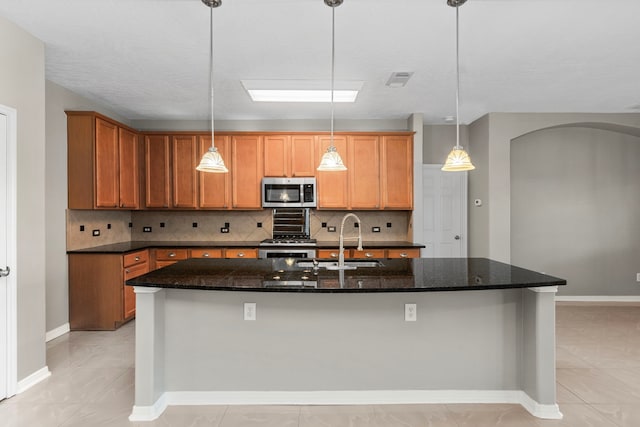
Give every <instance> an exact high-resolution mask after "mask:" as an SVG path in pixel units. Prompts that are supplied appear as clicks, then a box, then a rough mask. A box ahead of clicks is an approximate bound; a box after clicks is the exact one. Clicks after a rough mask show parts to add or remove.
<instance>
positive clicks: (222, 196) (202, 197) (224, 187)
mask: <svg viewBox="0 0 640 427" xmlns="http://www.w3.org/2000/svg"><path fill="white" fill-rule="evenodd" d="M215 142H216V148H217V149H218V152H219V153H220V155H221V156H222V160H224V162H225V166H226V167H227V169H229V173H211V172H198V176H199V178H200V179H199V181H200V182H199V184H200V185H199V188H200V192H199V200H198V205H199V206H200V208H203V209H229V207H230V206H231V204H230V203H229V195H230V192H231V191H230V188H229V187H230V185H231V178H230V174H232V173H233V168H232V166H231V156H230V154H231V151H230V150H229V137H228V136H220V135H216V141H215ZM198 145H199V152H198V161H200V159H201V158H202V156H204V154H205V153H206V152H207V151H208V150H209V147H211V136H201V137H200V138H199V142H198Z"/></svg>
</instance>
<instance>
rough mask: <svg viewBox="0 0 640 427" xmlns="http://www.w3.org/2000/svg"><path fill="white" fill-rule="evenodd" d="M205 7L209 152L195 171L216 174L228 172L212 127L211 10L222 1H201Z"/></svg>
mask: <svg viewBox="0 0 640 427" xmlns="http://www.w3.org/2000/svg"><path fill="white" fill-rule="evenodd" d="M202 3H204V4H205V5H206V6H208V7H209V12H210V17H209V29H210V34H209V88H210V91H211V147H209V150H208V151H207V152H206V153H205V154H204V156H202V160H200V164H199V165H198V167H196V170H199V171H200V172H217V173H225V172H229V170H228V169H227V167H226V166H225V165H224V160H222V156H221V155H220V153H219V152H218V149H217V148H216V146H215V144H214V132H213V130H214V126H213V8H214V7H218V6H220V5H221V4H222V0H202Z"/></svg>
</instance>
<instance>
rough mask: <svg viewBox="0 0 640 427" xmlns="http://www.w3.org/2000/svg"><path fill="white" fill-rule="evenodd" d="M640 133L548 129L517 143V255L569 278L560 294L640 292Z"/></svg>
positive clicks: (513, 231)
mask: <svg viewBox="0 0 640 427" xmlns="http://www.w3.org/2000/svg"><path fill="white" fill-rule="evenodd" d="M639 165H640V138H638V137H635V136H630V135H626V134H623V133H618V132H611V131H606V130H599V129H589V128H577V127H566V128H554V129H545V130H541V131H537V132H533V133H530V134H527V135H524V136H522V137H520V138H517V139H514V140H513V141H512V145H511V262H512V263H513V264H516V265H524V266H527V267H528V268H532V269H534V270H537V271H544V272H546V273H548V274H552V275H555V276H559V277H563V278H565V279H567V281H568V284H569V286H566V287H564V286H563V287H560V289H559V295H599V296H602V295H605V296H613V295H615V296H628V295H638V294H640V284H638V283H637V282H636V273H637V272H638V271H639V269H640V266H639V265H638V260H640V239H639V237H640V166H639Z"/></svg>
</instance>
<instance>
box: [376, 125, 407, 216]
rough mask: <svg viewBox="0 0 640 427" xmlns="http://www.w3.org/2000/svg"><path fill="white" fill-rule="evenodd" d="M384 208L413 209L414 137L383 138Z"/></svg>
mask: <svg viewBox="0 0 640 427" xmlns="http://www.w3.org/2000/svg"><path fill="white" fill-rule="evenodd" d="M381 157H382V159H381V164H382V169H381V173H382V207H383V208H384V209H403V210H405V209H406V210H411V209H413V137H411V136H384V137H382V155H381Z"/></svg>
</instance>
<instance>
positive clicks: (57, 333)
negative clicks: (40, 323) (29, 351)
mask: <svg viewBox="0 0 640 427" xmlns="http://www.w3.org/2000/svg"><path fill="white" fill-rule="evenodd" d="M70 330H71V329H70V327H69V323H65V324H64V325H61V326H58V327H57V328H55V329H52V330H50V331H49V332H47V333H46V334H45V336H44V339H45V341H46V342H49V341H51V340H54V339H56V338H58V337H61V336H63V335H64V334H66V333H68V332H69V331H70Z"/></svg>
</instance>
